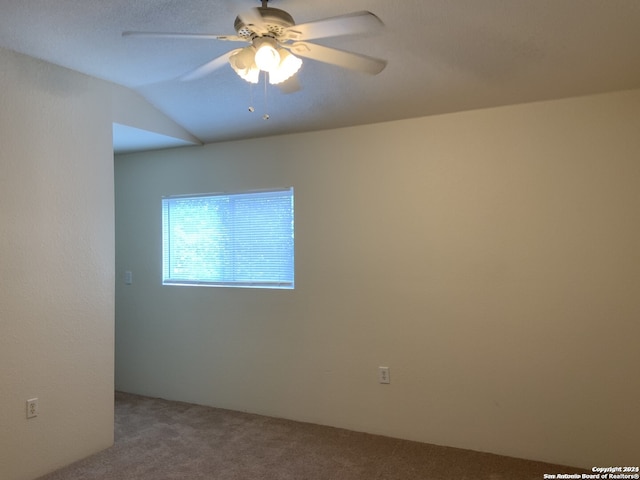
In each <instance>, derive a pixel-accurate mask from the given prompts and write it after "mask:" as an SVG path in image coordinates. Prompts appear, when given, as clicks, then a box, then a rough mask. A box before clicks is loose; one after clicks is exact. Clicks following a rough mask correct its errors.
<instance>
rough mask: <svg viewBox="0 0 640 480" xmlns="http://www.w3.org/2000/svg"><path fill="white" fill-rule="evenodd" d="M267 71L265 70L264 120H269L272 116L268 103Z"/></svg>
mask: <svg viewBox="0 0 640 480" xmlns="http://www.w3.org/2000/svg"><path fill="white" fill-rule="evenodd" d="M267 75H268V73H267V72H264V115H262V119H263V120H269V119H270V118H271V117H270V116H269V113H268V111H269V108H268V105H267Z"/></svg>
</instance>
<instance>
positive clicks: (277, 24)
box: [233, 7, 295, 41]
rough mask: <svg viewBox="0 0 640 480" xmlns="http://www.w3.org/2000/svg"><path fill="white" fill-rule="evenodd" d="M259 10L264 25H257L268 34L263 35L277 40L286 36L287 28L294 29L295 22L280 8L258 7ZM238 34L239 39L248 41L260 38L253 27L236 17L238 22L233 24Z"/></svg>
mask: <svg viewBox="0 0 640 480" xmlns="http://www.w3.org/2000/svg"><path fill="white" fill-rule="evenodd" d="M257 10H258V11H259V12H260V16H261V17H262V21H263V23H262V25H259V26H258V25H256V27H258V28H259V29H260V30H265V31H266V33H265V34H263V35H270V36H273V37H275V38H280V37H281V36H283V35H284V31H285V29H286V28H289V27H292V26H293V25H295V21H294V20H293V17H292V16H291V15H290V14H289V13H287V12H285V11H284V10H280V9H279V8H267V7H258V8H257ZM233 26H234V28H235V30H236V32H237V33H238V36H239V37H242V38H244V39H245V40H247V41H251V40H252V39H253V38H254V37H256V36H258V35H257V34H256V33H255V31H254V29H252V28H251V27H252V25H246V24H245V23H244V22H243V21H242V20H241V19H240V17H236V21H235V22H234V24H233Z"/></svg>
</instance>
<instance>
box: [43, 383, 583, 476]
mask: <svg viewBox="0 0 640 480" xmlns="http://www.w3.org/2000/svg"><path fill="white" fill-rule="evenodd" d="M115 428H116V431H115V434H116V442H115V445H114V446H113V447H112V448H110V449H108V450H106V451H104V452H101V453H99V454H97V455H94V456H92V457H90V458H88V459H85V460H82V461H80V462H77V463H75V464H73V465H71V466H69V467H66V468H64V469H62V470H59V471H57V472H54V473H52V474H49V475H46V476H44V477H41V479H40V480H91V479H107V480H164V479H211V480H253V479H256V480H257V479H265V480H266V479H268V480H289V479H290V480H382V479H384V480H482V479H486V480H503V479H504V480H506V479H509V480H540V479H542V478H543V474H544V473H583V472H586V471H585V470H578V469H573V468H567V467H560V466H557V465H549V464H545V463H539V462H532V461H527V460H519V459H514V458H509V457H501V456H498V455H491V454H486V453H478V452H472V451H468V450H461V449H456V448H447V447H438V446H434V445H427V444H421V443H416V442H410V441H405V440H397V439H392V438H387V437H381V436H376V435H368V434H364V433H355V432H351V431H348V430H342V429H338V428H331V427H323V426H318V425H312V424H307V423H299V422H293V421H288V420H281V419H276V418H270V417H264V416H260V415H251V414H247V413H241V412H233V411H229V410H222V409H217V408H209V407H202V406H197V405H191V404H187V403H180V402H170V401H166V400H160V399H153V398H147V397H141V396H137V395H131V394H126V393H116V427H115Z"/></svg>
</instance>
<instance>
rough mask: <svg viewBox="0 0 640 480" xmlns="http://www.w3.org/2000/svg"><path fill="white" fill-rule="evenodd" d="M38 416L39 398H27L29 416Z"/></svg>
mask: <svg viewBox="0 0 640 480" xmlns="http://www.w3.org/2000/svg"><path fill="white" fill-rule="evenodd" d="M37 416H38V399H37V398H32V399H30V400H27V418H33V417H37Z"/></svg>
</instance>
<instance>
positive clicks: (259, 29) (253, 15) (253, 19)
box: [238, 7, 267, 35]
mask: <svg viewBox="0 0 640 480" xmlns="http://www.w3.org/2000/svg"><path fill="white" fill-rule="evenodd" d="M238 18H239V19H240V20H242V23H244V24H245V26H246V27H247V28H248V29H249V30H251V31H252V32H255V33H257V34H258V35H264V34H265V33H267V28H266V27H265V25H264V20H263V18H262V15H261V13H260V9H259V8H257V7H256V8H251V9H249V10H246V11H244V12H242V13H240V14H238Z"/></svg>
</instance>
